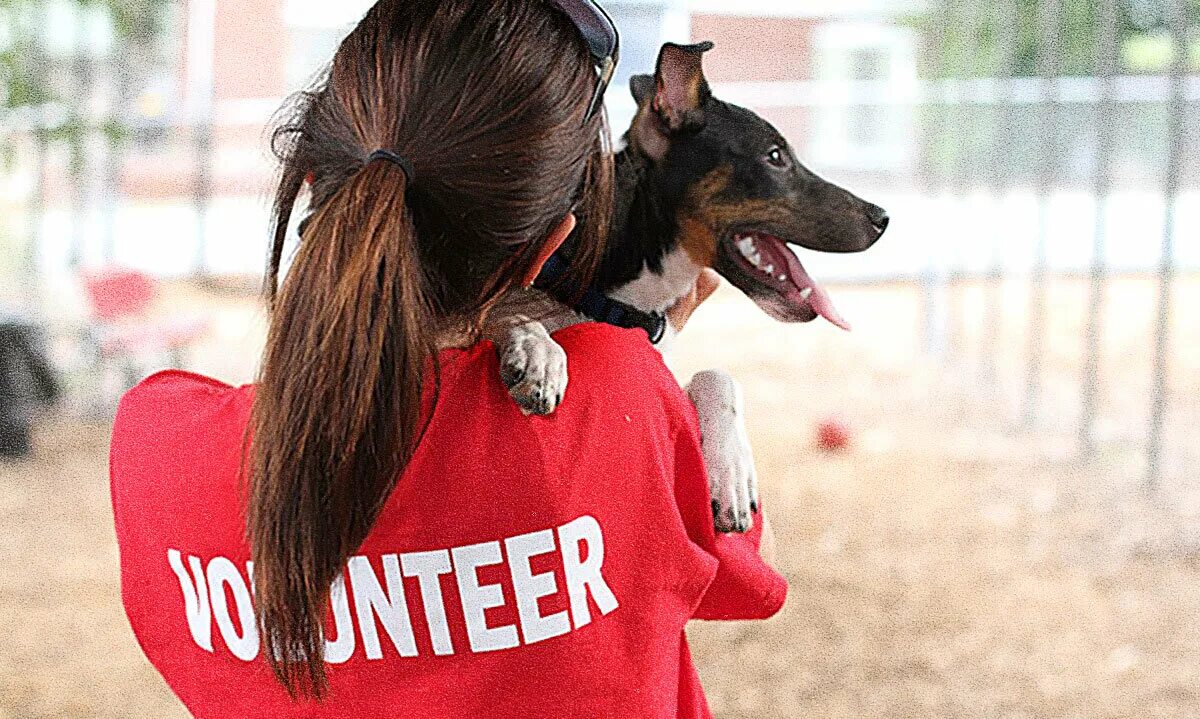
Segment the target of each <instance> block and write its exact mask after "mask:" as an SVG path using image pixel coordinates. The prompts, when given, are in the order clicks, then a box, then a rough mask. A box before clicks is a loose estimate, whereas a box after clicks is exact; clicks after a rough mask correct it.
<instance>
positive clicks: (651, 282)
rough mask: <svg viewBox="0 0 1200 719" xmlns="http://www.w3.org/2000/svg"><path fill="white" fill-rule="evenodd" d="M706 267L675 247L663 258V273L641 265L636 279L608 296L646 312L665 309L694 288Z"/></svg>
mask: <svg viewBox="0 0 1200 719" xmlns="http://www.w3.org/2000/svg"><path fill="white" fill-rule="evenodd" d="M703 269H704V268H703V267H701V266H700V265H698V264H696V263H695V262H694V261H693V260H692V258H691V256H690V255H688V253H687V251H686V250H684V249H683V248H682V247H676V248H675V249H674V250H672V251H671V253H670V254H668V255H667V256H666V257H665V258H663V271H662V274H661V275H660V274H657V273H654V272H651V271H650V268H649V267H645V268H642V274H641V275H640V276H638V278H637V279H636V280H634V281H633V282H630V283H629V284H627V285H625V286H623V287H619V288H617V289H616V290H614V291H612V292H610V293H609V297H612V298H613V299H614V300H619V301H621V302H624V303H625V304H627V305H632V306H634V307H636V308H638V309H639V310H641V311H643V312H666V311H667V310H668V309H670V308H671V307H673V306H674V305H675V303H676V302H678V301H679V300H680V298H682V297H684V296H685V295H687V293H689V292H691V291H692V288H693V287H695V286H696V280H697V279H699V277H700V272H701V271H702V270H703Z"/></svg>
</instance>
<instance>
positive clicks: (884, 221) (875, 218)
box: [867, 205, 892, 237]
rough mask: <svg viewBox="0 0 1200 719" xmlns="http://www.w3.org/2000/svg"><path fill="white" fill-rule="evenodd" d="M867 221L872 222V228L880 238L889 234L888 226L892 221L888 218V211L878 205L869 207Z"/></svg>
mask: <svg viewBox="0 0 1200 719" xmlns="http://www.w3.org/2000/svg"><path fill="white" fill-rule="evenodd" d="M867 219H869V220H870V221H871V226H872V227H874V228H875V231H876V232H878V233H879V236H880V237H882V236H883V233H885V232H887V228H888V224H889V223H890V222H891V221H892V220H891V218H890V217H888V213H887V210H885V209H883V208H882V207H879V206H877V205H867Z"/></svg>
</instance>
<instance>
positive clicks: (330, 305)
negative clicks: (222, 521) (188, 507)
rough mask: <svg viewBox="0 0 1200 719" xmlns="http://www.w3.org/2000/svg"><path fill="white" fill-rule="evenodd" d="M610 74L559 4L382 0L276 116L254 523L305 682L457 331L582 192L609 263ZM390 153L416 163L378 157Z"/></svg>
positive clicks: (289, 678) (321, 670)
mask: <svg viewBox="0 0 1200 719" xmlns="http://www.w3.org/2000/svg"><path fill="white" fill-rule="evenodd" d="M595 83H596V74H595V71H594V69H593V65H592V62H591V59H590V57H589V55H588V52H587V48H586V46H585V44H584V43H583V40H582V39H581V38H580V36H579V34H578V32H577V31H576V29H575V28H574V26H573V25H571V24H570V23H569V21H568V20H567V19H566V17H565V16H561V15H559V14H558V11H556V10H551V9H550V6H549V4H547V3H544V2H542V1H541V0H381V2H379V3H378V4H376V5H375V6H374V7H373V8H371V10H370V11H369V12H368V13H367V15H366V17H365V18H364V19H363V21H362V22H361V23H360V24H359V25H358V27H356V28H355V29H354V30H353V31H352V32H351V33H350V35H349V37H347V38H346V40H345V41H344V42H343V43H342V45H341V47H340V48H339V49H338V51H337V54H336V56H335V57H334V59H333V63H332V65H331V67H330V68H329V70H328V73H327V76H326V77H325V79H324V80H323V81H321V82H320V83H318V85H317V86H316V87H315V88H314V89H313V90H311V91H309V92H306V93H302V94H301V95H300V96H299V97H298V98H297V101H296V102H295V104H294V105H293V107H292V108H291V111H290V113H289V114H288V116H287V119H285V121H284V122H283V123H282V124H281V125H280V126H279V128H278V130H277V131H276V133H275V147H276V154H277V155H278V156H279V159H280V161H281V163H282V173H281V178H280V183H279V190H278V193H277V196H276V200H275V209H274V223H273V234H274V241H273V247H272V251H271V256H270V259H269V263H268V271H267V280H266V292H267V295H268V299H269V301H270V304H271V326H270V332H269V336H268V339H267V346H266V351H265V354H264V358H263V363H262V368H261V371H260V376H259V380H258V387H257V391H256V396H255V401H254V408H253V412H252V417H251V423H250V427H249V437H250V439H249V445H248V455H247V459H248V466H247V470H248V472H249V477H248V508H247V530H248V535H249V540H250V546H251V554H252V558H253V561H254V584H255V588H256V606H257V615H258V625H259V631H260V634H261V636H262V640H263V647H264V655H265V656H266V658H267V661H268V662H270V663H271V666H272V668H273V669H274V670H275V673H276V675H277V676H278V678H279V680H280V681H281V682H282V683H283V684H284V685H285V686H286V687H287V688H288V690H289V691H290V692H291V693H292V695H293V696H317V697H320V696H321V695H322V694H323V692H324V690H325V689H326V684H327V681H326V676H325V663H324V639H323V631H322V628H323V624H324V621H325V618H326V615H327V610H328V602H329V595H330V586H331V584H332V582H333V581H334V580H335V579H336V578H337V577H338V576H340V573H341V571H342V569H343V566H344V564H345V562H346V561H347V559H348V558H349V556H350V555H351V554H352V553H353V552H355V551H356V550H357V549H358V547H359V546H360V545H361V544H362V542H363V541H364V540H365V539H366V537H367V534H368V533H369V532H370V530H371V527H372V525H373V524H374V522H375V520H376V518H377V517H378V515H379V512H380V510H381V508H382V506H383V504H384V502H385V501H386V499H387V497H388V495H389V494H390V493H391V491H392V489H393V488H394V486H395V484H396V482H397V481H398V479H399V477H400V475H401V473H402V472H403V470H404V468H405V467H406V465H407V463H408V461H409V460H410V459H411V457H412V453H413V451H414V449H415V446H416V444H417V443H418V442H419V441H420V437H421V434H422V432H423V426H422V424H421V422H422V419H421V417H422V398H423V396H424V392H425V383H426V381H427V380H428V381H431V382H434V383H436V382H437V381H438V377H437V373H436V368H437V364H436V361H435V360H436V354H435V353H436V351H437V336H438V332H439V330H441V329H444V328H445V327H447V326H448V325H450V324H457V325H459V326H463V325H473V324H475V325H477V324H478V320H479V319H480V318H481V316H482V314H483V313H484V312H486V310H487V308H488V307H489V306H490V305H491V304H492V303H494V302H495V300H496V299H497V298H498V297H499V296H500V294H501V293H503V292H504V291H506V290H507V289H509V288H510V287H511V285H512V284H513V283H514V282H515V281H517V278H520V277H522V276H524V275H525V274H526V273H527V272H528V271H529V270H530V269H531V267H532V263H533V261H534V258H536V256H537V253H538V250H539V249H540V245H541V240H542V239H543V238H545V237H546V236H547V235H549V234H550V233H551V231H552V230H553V229H554V228H555V227H556V226H557V225H558V224H559V223H560V222H561V220H562V219H563V218H564V217H565V216H566V215H567V214H568V213H569V212H571V211H572V209H576V210H577V211H578V212H579V214H580V215H581V217H582V218H583V219H585V220H586V221H585V223H584V230H583V236H582V237H581V238H580V239H579V241H578V243H577V245H578V248H579V251H578V252H577V253H576V255H575V258H574V265H575V271H576V273H577V274H579V275H586V274H587V272H589V271H591V270H592V269H594V267H595V264H596V262H597V261H598V258H599V255H600V253H601V251H602V244H603V243H602V238H604V237H605V236H606V233H607V227H606V224H607V222H606V221H605V220H606V218H607V217H609V215H610V214H611V202H612V196H611V195H612V159H611V150H610V148H609V146H608V139H607V138H608V130H607V126H606V121H605V120H604V118H603V116H602V115H601V116H599V117H597V118H596V119H594V120H592V121H591V122H589V123H587V124H586V125H585V123H584V116H585V112H586V109H587V108H586V106H587V103H588V100H589V98H590V96H591V94H592V91H593V89H594V88H595ZM379 149H385V150H389V151H391V152H394V153H396V154H398V155H400V156H403V157H404V158H406V159H407V160H408V161H409V162H410V163H411V164H412V166H413V170H414V173H413V175H414V179H413V180H412V181H410V180H409V177H408V175H407V173H406V172H405V170H404V169H403V168H402V167H401V166H400V165H398V164H396V163H393V162H389V161H387V160H375V161H370V160H369V158H370V156H371V155H372V153H373V152H374V151H375V150H379ZM306 178H307V180H308V181H307V182H306ZM306 186H309V187H311V199H310V202H309V206H310V209H311V214H310V215H309V216H308V218H307V219H306V221H305V223H304V225H303V230H302V238H301V242H300V245H299V247H298V249H297V251H296V253H295V257H294V259H293V262H292V265H291V268H290V270H289V271H288V273H287V276H286V278H285V279H284V281H283V283H282V286H281V287H279V289H278V291H277V290H276V287H277V285H279V278H278V275H279V272H280V266H281V263H282V258H283V248H284V245H285V240H286V239H287V236H288V231H289V230H288V228H289V223H290V221H291V219H292V215H293V211H294V210H295V209H296V206H297V204H298V202H299V200H298V198H299V197H300V195H301V194H302V193H303V192H304V190H305V187H306ZM429 368H433V370H434V371H433V373H431V374H430V373H428V370H429ZM435 394H436V393H435Z"/></svg>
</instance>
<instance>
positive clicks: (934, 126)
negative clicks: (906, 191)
mask: <svg viewBox="0 0 1200 719" xmlns="http://www.w3.org/2000/svg"><path fill="white" fill-rule="evenodd" d="M934 5H935V7H934V8H933V9H932V10H931V12H930V17H933V18H937V17H939V16H942V17H945V16H946V15H948V14H950V13H951V12H952V11H953V8H954V5H955V1H954V0H937V1H936V2H935V3H934ZM946 35H947V27H946V23H943V22H934V23H933V30H932V31H931V32H930V35H929V47H928V48H927V52H926V53H925V56H926V57H927V58H929V59H928V62H927V63H926V66H925V70H926V81H925V87H926V93H925V97H924V98H923V99H924V100H925V108H926V113H927V114H926V118H927V119H926V121H925V127H924V134H925V161H924V165H925V167H924V174H925V178H924V184H925V189H926V193H927V194H928V196H929V199H930V201H933V198H934V197H936V196H937V194H938V192H939V190H940V189H941V184H942V181H941V174H942V172H941V167H940V162H939V160H940V157H939V155H938V152H939V151H940V149H941V148H940V144H939V143H940V140H941V136H942V132H943V130H944V128H943V125H944V124H945V123H944V120H945V114H946V105H947V100H946V95H945V89H946V88H945V83H944V82H943V81H942V74H943V70H944V69H945V64H946V63H945V58H944V57H943V56H944V54H945V51H946V44H947V43H946ZM938 231H940V228H938ZM933 249H935V250H936V249H937V248H933ZM937 254H938V253H937V252H936V251H931V252H930V253H929V258H928V259H927V261H926V265H925V268H924V269H923V270H922V272H921V295H922V304H923V305H924V317H923V318H922V322H923V328H922V335H923V340H924V345H925V352H926V353H927V354H928V355H930V356H932V357H936V358H939V359H941V358H942V355H943V353H944V351H945V348H946V314H945V312H946V277H945V273H944V272H943V271H942V268H941V267H939V266H938V262H939V260H940V259H941V258H939V257H937V256H936V255H937Z"/></svg>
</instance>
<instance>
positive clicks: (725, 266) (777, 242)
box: [716, 232, 850, 331]
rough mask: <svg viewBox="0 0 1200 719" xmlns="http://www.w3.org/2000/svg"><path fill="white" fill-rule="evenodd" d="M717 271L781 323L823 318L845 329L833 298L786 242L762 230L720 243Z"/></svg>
mask: <svg viewBox="0 0 1200 719" xmlns="http://www.w3.org/2000/svg"><path fill="white" fill-rule="evenodd" d="M716 269H717V271H718V272H720V273H721V274H722V275H724V276H725V278H726V279H728V280H729V281H730V282H732V283H733V284H734V285H735V286H736V287H737V288H738V289H740V290H741V291H742V292H745V293H746V295H747V296H748V297H749V298H750V299H752V300H754V301H755V302H756V303H758V305H759V306H760V307H762V308H763V310H764V311H766V312H767V314H769V315H771V316H772V317H774V318H775V319H777V320H780V321H783V322H811V321H813V320H815V319H816V318H817V317H824V318H825V319H826V320H828V321H829V322H830V323H832V324H833V325H835V326H837V327H840V328H842V329H844V330H847V331H848V330H849V329H850V325H849V323H848V322H846V320H845V319H844V318H843V317H842V315H841V313H839V312H838V311H837V308H836V307H834V306H833V300H832V299H831V298H830V297H829V293H828V292H826V291H825V289H824V288H822V287H821V286H820V285H819V284H817V282H816V281H815V280H813V278H812V277H811V276H810V275H809V274H808V271H807V270H805V269H804V265H802V264H801V263H800V259H799V258H797V257H796V255H795V253H793V252H792V251H791V250H790V249H789V248H788V246H787V244H786V243H785V242H784V241H783V240H781V239H779V238H778V237H775V236H774V235H769V234H766V233H763V232H743V233H737V234H734V235H732V236H730V237H729V238H728V239H726V240H725V241H723V242H722V243H721V251H720V252H719V253H718V256H717V267H716Z"/></svg>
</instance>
